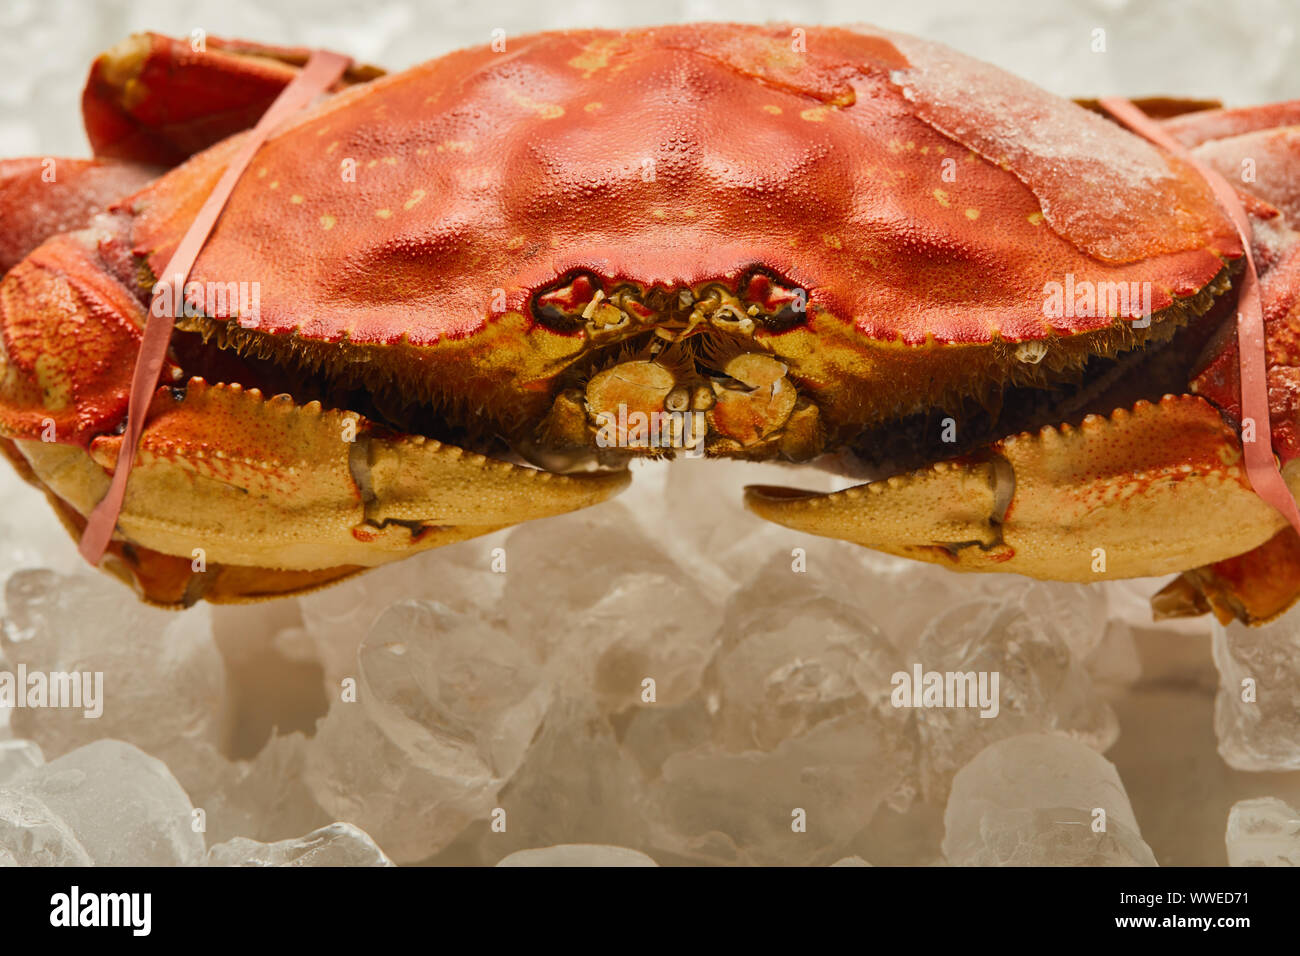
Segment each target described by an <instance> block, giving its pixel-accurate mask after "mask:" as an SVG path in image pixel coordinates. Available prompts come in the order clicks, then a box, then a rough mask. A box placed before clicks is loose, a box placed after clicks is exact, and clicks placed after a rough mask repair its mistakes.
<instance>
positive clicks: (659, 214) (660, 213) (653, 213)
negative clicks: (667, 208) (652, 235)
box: [650, 209, 667, 219]
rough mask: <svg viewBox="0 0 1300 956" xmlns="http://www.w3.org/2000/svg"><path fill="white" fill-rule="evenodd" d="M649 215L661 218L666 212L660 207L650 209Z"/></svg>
mask: <svg viewBox="0 0 1300 956" xmlns="http://www.w3.org/2000/svg"><path fill="white" fill-rule="evenodd" d="M650 215H651V216H653V217H654V218H655V219H663V218H664V217H665V216H666V215H667V214H666V213H665V212H664V211H663V210H662V209H651V210H650Z"/></svg>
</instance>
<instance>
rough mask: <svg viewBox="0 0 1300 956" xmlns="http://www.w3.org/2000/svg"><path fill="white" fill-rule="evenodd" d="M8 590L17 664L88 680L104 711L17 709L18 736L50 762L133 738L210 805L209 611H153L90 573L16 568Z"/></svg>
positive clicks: (214, 675) (218, 716)
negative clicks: (101, 744)
mask: <svg viewBox="0 0 1300 956" xmlns="http://www.w3.org/2000/svg"><path fill="white" fill-rule="evenodd" d="M7 593H8V598H7V603H8V615H7V621H6V624H7V626H6V628H5V633H4V636H3V637H0V648H3V650H4V652H5V654H6V656H7V658H8V659H9V660H10V661H11V662H12V664H11V666H13V667H16V666H18V665H19V664H25V665H26V667H27V669H28V671H29V672H31V671H41V672H44V673H47V674H48V673H51V672H66V673H73V674H89V675H91V686H92V687H98V688H100V695H99V696H100V698H101V699H100V700H99V705H100V706H99V709H101V710H102V713H100V715H99V716H98V717H87V716H86V715H85V713H86V710H87V708H84V707H80V708H54V707H46V708H20V709H17V710H15V711H14V712H13V729H14V732H15V734H17V735H18V736H21V737H26V738H30V739H32V740H34V741H36V742H37V743H38V744H40V746H41V748H42V750H43V751H44V752H45V754H46V755H47V756H49V757H57V756H59V755H61V754H64V753H67V752H69V751H71V750H74V749H75V748H77V747H81V746H83V745H85V744H88V743H90V742H92V741H95V740H99V739H101V738H105V737H112V738H114V739H118V740H125V741H128V742H130V743H132V744H134V745H135V746H137V747H139V748H141V749H142V750H144V751H146V752H147V753H150V754H152V755H154V756H155V757H158V758H159V759H161V760H163V761H164V762H165V763H166V764H167V766H168V768H169V769H170V770H171V772H172V773H174V774H175V775H176V777H177V778H178V779H179V780H180V781H181V783H182V785H183V786H184V787H185V788H186V790H187V792H189V793H191V794H192V795H193V796H194V798H195V799H196V800H197V801H198V802H200V803H202V802H203V801H204V800H206V799H207V795H208V794H209V793H210V792H211V790H212V787H213V786H215V784H216V780H217V778H218V776H219V775H220V774H221V772H222V771H223V769H224V764H225V759H224V758H223V757H222V756H221V754H220V752H219V745H220V742H221V741H220V738H221V731H222V720H223V697H224V694H225V689H226V681H225V665H224V663H223V661H222V658H221V655H220V654H219V653H218V651H217V649H216V647H215V645H214V644H213V642H212V632H211V608H210V606H209V605H206V604H203V605H198V606H196V607H193V608H190V609H189V610H187V611H184V612H181V613H179V614H178V613H176V612H174V611H163V610H160V609H158V608H154V607H149V606H148V605H145V604H142V603H140V602H138V601H136V600H134V599H131V597H130V595H129V594H128V593H126V592H124V591H123V590H122V585H121V584H120V583H119V582H117V581H114V580H113V579H112V578H110V577H109V576H108V575H105V574H100V573H97V572H94V571H81V572H78V573H75V574H68V575H64V574H57V573H55V572H53V571H47V570H29V571H20V572H18V573H17V574H14V575H13V576H12V577H11V578H10V579H9V582H8V586H7ZM16 635H21V637H22V639H21V640H15V639H14V638H15V636H16ZM95 675H102V678H100V677H96V676H95Z"/></svg>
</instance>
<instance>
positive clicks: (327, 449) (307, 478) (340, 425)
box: [14, 379, 628, 604]
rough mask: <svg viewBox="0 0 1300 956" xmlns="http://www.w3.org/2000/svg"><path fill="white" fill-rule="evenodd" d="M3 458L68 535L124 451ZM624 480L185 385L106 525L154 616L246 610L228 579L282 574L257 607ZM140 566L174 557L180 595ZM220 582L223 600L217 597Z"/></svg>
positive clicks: (111, 442) (170, 398)
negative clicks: (19, 467)
mask: <svg viewBox="0 0 1300 956" xmlns="http://www.w3.org/2000/svg"><path fill="white" fill-rule="evenodd" d="M14 444H15V445H16V446H17V450H18V451H19V453H20V454H21V455H22V456H23V458H24V459H25V460H26V462H27V464H28V466H29V467H30V469H31V472H32V476H33V477H34V478H35V479H36V480H37V481H38V482H39V483H40V484H41V485H42V486H43V487H44V488H46V489H48V490H49V491H50V492H51V493H53V494H54V495H56V496H57V497H58V498H59V499H60V500H61V501H62V502H63V503H64V505H65V507H66V508H67V509H69V511H70V514H65V518H68V517H70V518H71V524H72V526H73V527H74V528H75V527H78V526H79V525H80V520H79V519H80V517H81V516H84V515H86V514H89V512H90V511H91V510H92V509H93V508H94V506H95V504H96V502H98V501H99V500H100V498H101V497H103V495H104V493H105V491H106V490H107V488H108V483H109V480H110V473H111V469H112V467H113V464H114V463H115V462H116V460H117V454H118V450H119V447H120V445H121V438H120V436H116V435H111V436H101V437H98V438H96V439H94V440H93V441H92V442H91V443H90V447H89V449H88V450H83V449H82V448H80V447H77V446H76V445H71V444H57V443H53V442H40V441H31V440H22V439H20V440H17V441H15V442H14ZM627 480H628V479H627V474H626V473H625V472H617V473H599V474H590V475H581V476H562V475H551V474H548V473H546V472H540V471H536V470H534V469H531V468H525V467H520V466H516V465H513V464H510V463H508V462H503V461H495V460H493V459H489V458H486V457H484V456H482V455H477V454H471V453H468V452H465V451H463V450H461V449H459V448H455V447H453V446H450V445H445V444H442V443H440V442H437V441H434V440H432V439H426V438H423V437H419V436H391V435H388V434H387V433H384V432H380V431H378V430H375V429H373V428H372V426H371V425H370V423H369V422H367V421H366V420H365V419H364V418H362V417H361V416H359V415H357V414H356V413H354V412H347V411H334V410H325V409H322V408H321V407H320V405H319V403H316V402H310V403H307V404H306V405H296V404H295V403H294V402H293V400H292V399H290V398H289V396H287V395H281V396H277V397H274V398H271V399H265V398H263V397H262V395H261V393H260V392H258V391H257V390H256V389H247V390H246V389H243V388H241V387H239V386H238V385H229V386H227V385H208V384H207V383H205V382H204V381H203V380H202V379H192V380H191V381H190V382H189V384H188V387H187V388H186V389H185V390H184V392H183V394H180V393H179V391H177V392H174V391H173V390H172V389H168V388H164V389H160V390H159V391H158V393H157V395H156V396H155V399H154V402H153V404H152V407H151V408H150V414H149V424H148V425H147V426H146V428H145V432H144V436H143V437H142V439H141V443H140V454H139V457H138V459H137V463H136V465H135V467H134V468H133V469H132V472H131V481H130V484H129V485H128V486H127V494H126V501H125V504H124V506H123V509H122V512H121V515H120V516H119V518H118V526H117V527H118V537H117V540H116V543H117V544H118V545H119V547H118V548H117V551H116V554H117V556H118V559H119V560H124V561H125V562H126V564H127V567H126V569H125V570H127V571H130V572H131V576H132V577H133V578H134V580H135V583H136V584H137V586H138V587H139V588H140V589H141V591H142V592H143V593H144V595H145V596H146V597H147V598H149V599H151V600H153V601H155V602H156V603H161V604H177V603H179V604H188V603H193V601H195V600H198V598H200V597H206V598H208V599H209V600H212V599H214V598H226V599H230V598H239V597H247V596H248V595H247V593H246V592H245V593H244V594H240V593H238V588H237V587H236V586H234V585H231V584H230V583H229V582H230V569H231V568H235V569H242V570H243V572H245V573H242V574H239V573H238V572H236V573H237V576H238V579H239V581H240V582H245V581H246V579H247V578H248V577H249V574H248V573H247V572H250V571H252V570H253V569H265V574H266V575H270V576H274V575H275V574H276V573H277V572H278V571H279V569H292V571H293V572H294V573H293V574H291V575H289V576H287V577H284V580H283V582H282V585H281V586H278V587H275V588H273V589H272V590H269V591H268V590H267V589H266V588H265V587H264V588H262V589H261V591H260V593H258V595H257V596H269V595H270V594H271V593H277V594H278V593H289V592H292V591H297V590H302V589H303V588H304V587H310V586H318V585H319V584H321V583H325V582H327V581H330V580H335V579H337V578H339V577H342V576H344V575H345V574H347V573H351V572H352V571H355V570H359V569H360V568H364V567H371V566H374V565H378V564H382V563H385V562H387V561H391V560H394V559H396V558H399V557H404V556H406V555H409V554H414V553H415V552H417V551H424V550H427V549H429V548H435V547H440V546H442V545H446V544H452V543H454V542H457V541H461V540H464V539H466V538H472V537H475V536H477V535H480V534H486V533H488V532H491V531H495V530H497V529H499V528H503V527H506V526H508V525H512V524H515V523H518V522H521V521H528V520H531V519H534V518H544V517H548V516H551V515H557V514H561V513H564V512H567V511H573V510H576V509H578V508H583V507H586V506H588V505H593V504H597V503H599V502H600V501H603V500H605V499H606V498H608V497H610V496H611V495H613V494H615V493H616V492H618V491H619V490H621V489H622V488H623V487H624V485H626V483H627ZM122 546H124V547H122ZM141 551H144V552H147V553H148V555H149V557H150V559H151V560H152V561H153V562H154V565H157V563H158V562H159V561H160V560H162V559H163V558H165V557H166V556H167V555H183V556H185V557H184V559H183V562H182V563H183V564H184V565H185V566H186V569H190V568H191V566H192V569H193V571H194V574H193V575H188V574H187V575H184V578H185V580H183V581H178V580H177V579H176V574H175V571H174V569H172V570H169V571H168V573H167V574H165V575H159V574H157V573H155V572H156V568H154V567H150V566H149V565H147V564H146V563H143V562H142V561H141V560H140V559H139V554H140V553H141ZM155 552H156V554H155ZM109 569H110V570H116V571H118V572H119V573H120V572H121V571H122V570H123V568H122V567H120V566H118V567H110V568H109ZM279 573H283V572H279ZM223 575H224V578H223V577H222V576H223ZM223 580H224V581H225V584H224V585H223V587H224V588H225V590H226V591H228V592H229V593H225V594H223V593H221V592H220V591H216V592H214V591H213V590H212V589H211V585H212V584H213V583H214V582H222V581H223ZM242 586H245V587H246V583H245V584H243V585H242Z"/></svg>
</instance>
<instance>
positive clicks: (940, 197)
mask: <svg viewBox="0 0 1300 956" xmlns="http://www.w3.org/2000/svg"><path fill="white" fill-rule="evenodd" d="M934 198H935V200H936V201H937V202H938V203H939V205H940V206H943V207H944V208H945V209H946V208H947V207H948V205H949V203H948V194H947V193H946V192H944V191H943V190H942V189H936V190H935V191H934Z"/></svg>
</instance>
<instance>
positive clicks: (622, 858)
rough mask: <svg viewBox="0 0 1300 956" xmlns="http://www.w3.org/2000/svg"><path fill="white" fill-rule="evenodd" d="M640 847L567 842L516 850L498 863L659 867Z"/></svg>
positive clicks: (504, 864) (514, 864)
mask: <svg viewBox="0 0 1300 956" xmlns="http://www.w3.org/2000/svg"><path fill="white" fill-rule="evenodd" d="M658 865H659V864H658V863H656V862H655V861H654V860H653V859H651V858H650V857H648V856H646V855H645V854H644V853H642V852H640V851H639V850H630V849H628V848H627V847H623V846H602V845H600V844H595V843H568V844H561V845H560V846H546V847H539V848H537V849H533V850H516V851H515V852H514V853H511V854H510V855H509V856H506V857H503V858H502V859H501V861H500V862H499V863H497V866H658Z"/></svg>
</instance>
